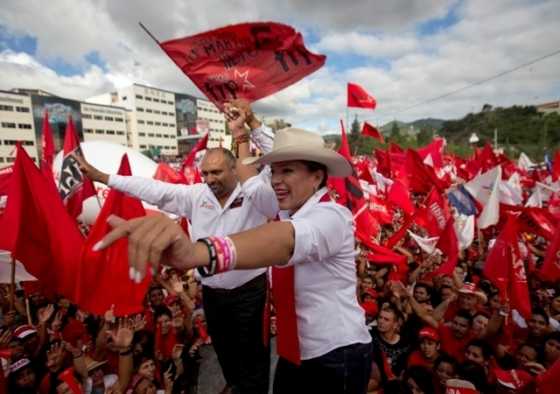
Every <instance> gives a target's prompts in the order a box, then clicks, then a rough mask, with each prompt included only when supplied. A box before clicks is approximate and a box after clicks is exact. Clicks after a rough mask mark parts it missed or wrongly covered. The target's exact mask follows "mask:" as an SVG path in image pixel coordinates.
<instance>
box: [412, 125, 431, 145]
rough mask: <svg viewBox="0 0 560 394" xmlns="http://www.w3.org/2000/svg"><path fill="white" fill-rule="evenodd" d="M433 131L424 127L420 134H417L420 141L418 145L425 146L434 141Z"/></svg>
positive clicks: (417, 139)
mask: <svg viewBox="0 0 560 394" xmlns="http://www.w3.org/2000/svg"><path fill="white" fill-rule="evenodd" d="M432 138H433V133H432V131H431V130H429V129H428V128H425V127H424V128H422V129H421V130H420V132H419V133H418V135H417V136H416V141H417V142H418V146H424V145H427V144H429V143H430V142H431V141H432Z"/></svg>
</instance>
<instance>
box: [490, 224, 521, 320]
mask: <svg viewBox="0 0 560 394" xmlns="http://www.w3.org/2000/svg"><path fill="white" fill-rule="evenodd" d="M518 234H519V228H518V224H517V217H515V216H514V215H510V216H509V217H508V219H507V222H506V224H505V225H504V228H503V229H502V232H501V233H500V235H499V236H498V238H496V242H495V244H494V246H493V247H492V249H491V250H490V252H489V253H488V256H487V257H486V263H485V264H484V276H485V277H487V278H488V279H490V280H491V281H492V283H494V285H495V286H496V287H497V288H498V289H499V290H500V293H501V295H502V297H503V298H504V299H509V303H510V306H511V308H512V309H517V310H518V311H519V313H520V314H521V315H522V316H523V317H525V318H526V319H528V318H529V317H530V315H531V303H530V299H529V289H528V287H527V276H526V274H525V266H524V263H523V259H522V258H521V254H520V252H519V240H518Z"/></svg>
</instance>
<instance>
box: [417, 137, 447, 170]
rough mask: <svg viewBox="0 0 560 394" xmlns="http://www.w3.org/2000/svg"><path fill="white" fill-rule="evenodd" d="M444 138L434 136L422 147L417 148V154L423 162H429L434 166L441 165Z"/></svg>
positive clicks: (438, 166)
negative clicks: (434, 137)
mask: <svg viewBox="0 0 560 394" xmlns="http://www.w3.org/2000/svg"><path fill="white" fill-rule="evenodd" d="M444 145H445V140H444V139H443V138H436V139H434V140H433V141H432V142H431V143H430V144H428V145H426V146H425V147H423V148H418V150H417V151H418V154H419V155H420V157H421V158H422V161H423V162H424V163H426V162H431V163H432V164H433V165H432V167H434V168H441V167H443V147H444Z"/></svg>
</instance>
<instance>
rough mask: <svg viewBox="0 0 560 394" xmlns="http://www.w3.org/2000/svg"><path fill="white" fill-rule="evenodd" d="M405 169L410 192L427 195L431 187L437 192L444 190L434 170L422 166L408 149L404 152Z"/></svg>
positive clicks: (417, 157)
mask: <svg viewBox="0 0 560 394" xmlns="http://www.w3.org/2000/svg"><path fill="white" fill-rule="evenodd" d="M405 168H406V173H407V176H408V182H409V185H410V190H412V191H414V192H417V193H429V192H430V190H432V188H433V187H436V188H437V189H438V190H439V191H443V190H444V189H445V185H444V183H443V181H441V180H440V179H439V178H438V177H437V175H436V173H435V172H434V168H432V167H430V166H427V165H426V164H424V162H423V160H422V158H421V157H420V155H419V154H418V152H416V151H415V150H412V149H408V150H407V151H406V159H405Z"/></svg>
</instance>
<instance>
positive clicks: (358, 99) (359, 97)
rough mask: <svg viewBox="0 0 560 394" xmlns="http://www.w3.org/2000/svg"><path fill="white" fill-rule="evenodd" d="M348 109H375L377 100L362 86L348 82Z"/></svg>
mask: <svg viewBox="0 0 560 394" xmlns="http://www.w3.org/2000/svg"><path fill="white" fill-rule="evenodd" d="M347 105H348V107H354V108H369V109H375V107H376V106H377V102H376V101H375V98H373V96H371V95H370V94H369V93H368V92H366V91H365V89H364V88H362V87H361V86H360V85H357V84H355V83H351V82H348V103H347Z"/></svg>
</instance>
